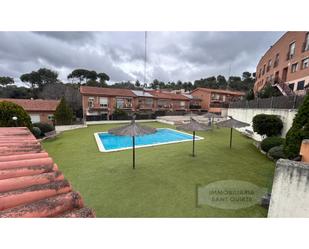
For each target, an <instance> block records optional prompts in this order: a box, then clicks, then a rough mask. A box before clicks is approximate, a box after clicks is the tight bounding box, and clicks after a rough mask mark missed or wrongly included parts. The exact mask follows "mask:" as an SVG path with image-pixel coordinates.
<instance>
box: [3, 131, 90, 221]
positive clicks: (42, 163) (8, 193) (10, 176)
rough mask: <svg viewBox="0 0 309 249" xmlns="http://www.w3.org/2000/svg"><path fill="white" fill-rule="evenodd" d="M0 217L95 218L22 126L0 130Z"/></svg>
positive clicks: (46, 154)
mask: <svg viewBox="0 0 309 249" xmlns="http://www.w3.org/2000/svg"><path fill="white" fill-rule="evenodd" d="M0 217H95V213H94V211H93V210H92V209H89V208H85V207H84V204H83V200H82V197H81V196H80V194H78V193H76V192H74V191H73V190H72V187H71V185H70V183H69V182H68V181H67V180H66V179H65V178H64V176H63V174H62V173H61V172H60V171H59V170H58V167H57V165H56V164H55V163H54V162H53V160H52V158H50V157H49V156H48V153H46V152H44V151H43V150H42V147H41V145H40V143H39V142H38V141H37V140H36V139H35V137H34V136H33V135H32V134H31V132H30V131H29V130H28V129H27V128H24V127H16V128H0Z"/></svg>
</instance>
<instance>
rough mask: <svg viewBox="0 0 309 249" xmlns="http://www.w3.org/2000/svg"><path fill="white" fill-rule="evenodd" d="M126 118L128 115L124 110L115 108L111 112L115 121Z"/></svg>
mask: <svg viewBox="0 0 309 249" xmlns="http://www.w3.org/2000/svg"><path fill="white" fill-rule="evenodd" d="M128 118H129V116H128V113H127V112H126V111H124V110H121V109H118V108H116V109H115V111H114V112H113V119H115V120H127V119H128Z"/></svg>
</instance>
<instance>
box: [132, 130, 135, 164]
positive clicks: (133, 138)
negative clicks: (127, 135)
mask: <svg viewBox="0 0 309 249" xmlns="http://www.w3.org/2000/svg"><path fill="white" fill-rule="evenodd" d="M132 142H133V169H135V136H132Z"/></svg>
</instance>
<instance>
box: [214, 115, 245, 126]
mask: <svg viewBox="0 0 309 249" xmlns="http://www.w3.org/2000/svg"><path fill="white" fill-rule="evenodd" d="M229 118H230V119H228V120H224V121H221V122H218V123H217V125H218V126H219V127H227V128H241V127H246V126H250V124H248V123H245V122H241V121H239V120H237V119H234V118H232V116H229Z"/></svg>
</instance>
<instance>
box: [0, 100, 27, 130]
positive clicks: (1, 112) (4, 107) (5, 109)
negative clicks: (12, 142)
mask: <svg viewBox="0 0 309 249" xmlns="http://www.w3.org/2000/svg"><path fill="white" fill-rule="evenodd" d="M13 117H17V120H13ZM14 126H25V127H28V128H29V129H30V130H31V129H32V123H31V118H30V116H29V115H28V113H27V112H26V111H25V110H24V108H22V107H21V106H19V105H17V104H15V103H12V102H8V101H3V102H0V127H14Z"/></svg>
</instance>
